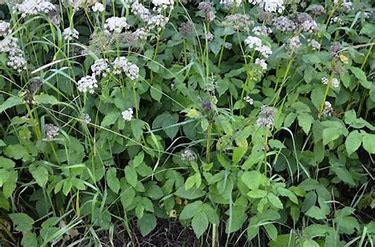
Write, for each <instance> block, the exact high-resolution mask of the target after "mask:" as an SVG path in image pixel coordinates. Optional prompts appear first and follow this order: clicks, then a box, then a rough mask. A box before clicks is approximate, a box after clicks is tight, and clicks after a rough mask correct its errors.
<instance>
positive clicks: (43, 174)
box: [29, 165, 48, 188]
mask: <svg viewBox="0 0 375 247" xmlns="http://www.w3.org/2000/svg"><path fill="white" fill-rule="evenodd" d="M29 171H30V173H31V175H32V176H33V178H34V179H35V181H36V183H37V184H38V185H39V186H40V187H42V188H44V187H45V186H46V184H47V182H48V170H47V168H45V167H44V166H41V165H39V166H36V165H31V166H30V167H29Z"/></svg>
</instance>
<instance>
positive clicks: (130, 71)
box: [125, 64, 139, 80]
mask: <svg viewBox="0 0 375 247" xmlns="http://www.w3.org/2000/svg"><path fill="white" fill-rule="evenodd" d="M125 74H126V76H128V77H129V78H130V79H131V80H136V79H138V77H139V68H138V66H137V65H135V64H129V65H128V68H127V70H126V71H125Z"/></svg>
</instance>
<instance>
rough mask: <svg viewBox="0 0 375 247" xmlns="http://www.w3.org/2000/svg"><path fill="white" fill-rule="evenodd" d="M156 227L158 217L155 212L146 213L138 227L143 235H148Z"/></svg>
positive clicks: (139, 221)
mask: <svg viewBox="0 0 375 247" xmlns="http://www.w3.org/2000/svg"><path fill="white" fill-rule="evenodd" d="M155 227H156V217H155V216H154V215H153V214H144V215H143V217H142V218H140V219H139V220H138V228H139V230H140V231H141V234H142V236H146V235H148V234H149V233H150V232H151V231H152V230H154V229H155Z"/></svg>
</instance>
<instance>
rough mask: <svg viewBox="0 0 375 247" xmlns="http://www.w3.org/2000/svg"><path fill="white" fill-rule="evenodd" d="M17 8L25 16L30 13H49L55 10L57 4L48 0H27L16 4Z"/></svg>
mask: <svg viewBox="0 0 375 247" xmlns="http://www.w3.org/2000/svg"><path fill="white" fill-rule="evenodd" d="M15 9H16V10H17V11H18V12H19V13H21V15H22V16H23V17H25V16H28V15H37V14H47V13H49V12H50V11H53V10H55V6H54V5H53V4H52V3H50V2H49V1H48V0H25V1H23V2H22V3H20V4H16V5H15Z"/></svg>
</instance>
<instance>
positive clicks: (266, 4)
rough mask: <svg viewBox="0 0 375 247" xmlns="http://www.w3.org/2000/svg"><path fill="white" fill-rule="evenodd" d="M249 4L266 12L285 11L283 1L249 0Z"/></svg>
mask: <svg viewBox="0 0 375 247" xmlns="http://www.w3.org/2000/svg"><path fill="white" fill-rule="evenodd" d="M249 2H250V3H251V4H253V5H258V6H260V7H261V8H263V9H264V11H266V12H277V13H281V12H283V11H284V9H285V6H284V1H283V0H249Z"/></svg>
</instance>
